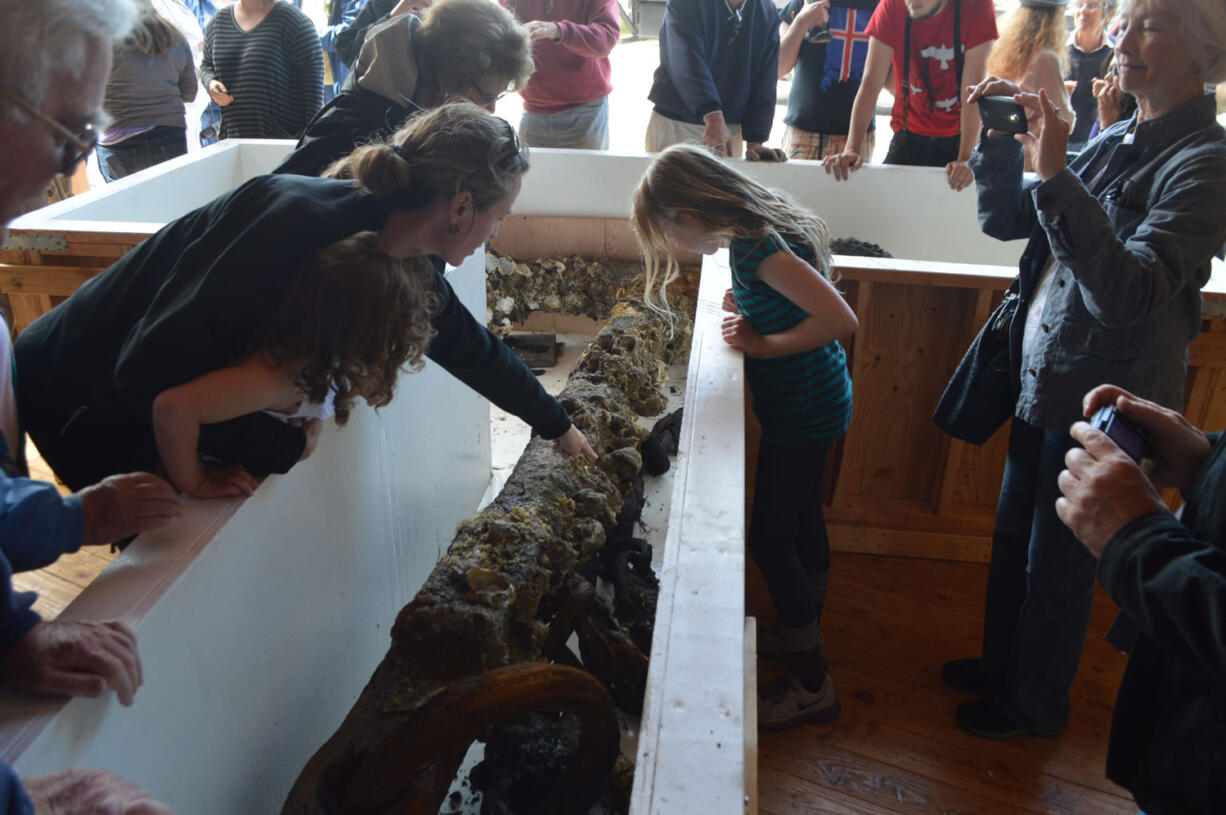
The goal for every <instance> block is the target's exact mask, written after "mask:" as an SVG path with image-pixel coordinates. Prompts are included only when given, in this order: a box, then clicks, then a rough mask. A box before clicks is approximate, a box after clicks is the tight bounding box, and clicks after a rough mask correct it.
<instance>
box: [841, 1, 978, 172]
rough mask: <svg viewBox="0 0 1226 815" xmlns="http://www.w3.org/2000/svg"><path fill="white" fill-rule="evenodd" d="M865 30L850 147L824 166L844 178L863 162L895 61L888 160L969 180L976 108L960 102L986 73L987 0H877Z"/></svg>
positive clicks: (849, 141)
mask: <svg viewBox="0 0 1226 815" xmlns="http://www.w3.org/2000/svg"><path fill="white" fill-rule="evenodd" d="M955 20H957V26H955V24H954V23H955ZM867 31H868V34H869V37H870V39H869V43H868V58H867V60H866V63H865V67H864V78H863V80H862V81H861V83H860V90H859V92H858V93H857V94H856V101H855V104H854V105H853V106H852V111H851V129H850V133H849V134H848V138H847V147H846V148H845V149H844V150H843V152H842V153H839V154H838V155H834V156H830V157H828V158H827V159H826V160H825V161H824V162H823V163H824V164H825V167H826V172H828V173H829V172H833V173H834V176H835V178H836V179H840V180H842V179H845V178H847V175H848V173H850V172H852V171H854V170H858V169H860V167H861V165H863V163H864V156H863V155H862V150H863V146H864V136H865V134H866V133H867V132H868V123H869V121H870V120H871V118H872V116H873V111H874V110H875V108H876V106H877V97H878V95H880V93H881V88H882V86H883V85H884V84H885V79H886V75H887V74H888V73H889V69H890V64H891V62H892V63H893V66H894V109H893V112H892V117H891V121H890V124H891V126H892V127H893V129H894V138H893V139H892V140H891V141H890V150H889V153H887V155H886V159H885V163H886V164H915V165H922V166H928V167H944V168H945V172H946V173H947V174H948V176H949V186H950V187H952V188H954V189H955V190H961V189H964V188H965V187H967V186H969V185H970V183H971V181H972V180H973V176H972V175H971V171H970V168H969V167H968V166H967V164H966V162H967V160H968V159H969V158H970V157H971V150H972V149H973V148H974V146H975V141H976V139H978V137H979V109H978V108H976V107H975V106H974V105H967V104H964V102H965V99H966V88H967V87H968V86H971V85H975V84H977V83H979V82H980V81H981V80H982V79H983V78H984V76H985V75H986V73H987V65H988V53H989V52H990V51H991V49H992V42H993V41H994V40H995V39H996V9H995V7H994V5H993V3H992V0H882V2H881V4H880V5H879V6H877V10H876V11H875V12H873V18H872V20H870V21H869V24H868V29H867ZM908 54H909V56H910V60H909V61H910V65H909V66H908V65H907V64H906V62H907V59H906V57H907V56H908ZM959 54H960V55H961V60H959V58H958V57H959ZM959 62H961V65H960V66H959ZM959 67H960V68H961V78H960V79H959V75H958V73H959Z"/></svg>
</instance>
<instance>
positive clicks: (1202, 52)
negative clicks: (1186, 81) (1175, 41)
mask: <svg viewBox="0 0 1226 815" xmlns="http://www.w3.org/2000/svg"><path fill="white" fill-rule="evenodd" d="M1155 5H1161V6H1162V7H1163V8H1165V9H1167V10H1169V11H1172V12H1174V13H1175V14H1178V15H1179V17H1180V20H1179V22H1180V26H1181V28H1182V29H1183V34H1184V36H1185V37H1187V39H1188V55H1189V56H1190V57H1191V58H1192V64H1193V65H1195V66H1196V68H1197V69H1198V70H1199V71H1200V80H1201V81H1202V82H1204V83H1206V84H1209V85H1216V84H1217V83H1219V82H1222V81H1226V46H1223V43H1226V2H1223V0H1121V2H1120V13H1121V14H1128V13H1130V12H1132V11H1133V10H1134V9H1136V8H1137V7H1138V6H1139V7H1141V8H1147V7H1152V6H1155Z"/></svg>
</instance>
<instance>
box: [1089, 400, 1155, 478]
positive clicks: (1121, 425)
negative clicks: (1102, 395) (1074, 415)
mask: <svg viewBox="0 0 1226 815" xmlns="http://www.w3.org/2000/svg"><path fill="white" fill-rule="evenodd" d="M1090 426H1091V427H1093V428H1095V429H1096V430H1101V431H1103V432H1104V433H1106V434H1107V436H1108V437H1109V438H1110V439H1111V440H1112V441H1113V442H1115V443H1116V444H1117V445H1118V446H1119V448H1120V449H1121V450H1123V451H1124V452H1125V453H1127V454H1128V455H1129V457H1130V458H1131V459H1132V460H1133V461H1135V462H1137V463H1138V464H1140V463H1141V459H1142V458H1144V457H1145V432H1144V431H1143V430H1141V428H1139V427H1137V426H1136V425H1135V424H1133V423H1132V422H1130V421H1128V420H1127V419H1125V418H1124V417H1123V416H1121V415H1120V412H1119V411H1118V410H1116V409H1115V405H1103V406H1102V407H1100V408H1099V409H1098V410H1097V411H1095V412H1094V416H1093V417H1091V418H1090Z"/></svg>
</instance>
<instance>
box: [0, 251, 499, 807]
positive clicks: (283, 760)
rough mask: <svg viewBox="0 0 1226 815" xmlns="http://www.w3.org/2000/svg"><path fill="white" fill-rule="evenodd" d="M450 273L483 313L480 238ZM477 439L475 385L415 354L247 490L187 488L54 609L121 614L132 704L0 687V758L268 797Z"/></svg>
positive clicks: (461, 504)
mask: <svg viewBox="0 0 1226 815" xmlns="http://www.w3.org/2000/svg"><path fill="white" fill-rule="evenodd" d="M449 278H450V280H451V282H452V285H453V286H455V287H456V290H457V291H458V292H459V294H460V297H461V299H462V300H463V301H464V303H465V305H467V306H468V308H469V309H470V310H471V311H472V312H473V313H474V314H478V315H484V314H485V266H484V253H483V252H481V251H478V252H477V253H476V254H474V255H473V256H472V257H470V258H469V259H468V260H467V261H466V262H465V263H464V264H463V265H462V266H461V267H460V268H458V269H454V270H452V271H451V272H450V274H449ZM489 442H490V440H489V406H488V403H487V402H485V400H484V399H482V398H481V397H479V396H477V395H476V394H474V393H472V392H471V391H469V390H468V389H467V388H465V387H464V386H463V385H461V384H460V383H458V382H457V381H456V380H454V379H453V378H451V376H450V375H448V374H447V373H445V372H443V371H442V370H441V369H439V368H437V367H435V366H432V365H428V366H427V369H426V370H425V371H423V372H421V373H418V374H412V375H408V376H405V377H404V378H402V379H401V382H400V385H399V388H398V389H397V394H396V398H395V400H394V401H393V402H392V404H390V405H388V406H387V407H386V408H383V409H382V410H381V411H379V412H378V413H376V412H375V411H373V410H371V409H369V408H366V407H362V408H360V409H358V410H355V411H354V414H353V416H352V418H351V420H350V422H349V424H348V425H347V426H346V427H345V428H344V429H342V430H338V429H337V428H336V427H335V425H330V426H329V427H328V428H327V429H325V431H324V433H323V437H322V439H321V441H320V445H319V449H318V450H317V451H316V453H315V455H314V456H312V458H311V459H309V460H307V461H306V462H303V463H301V464H299V465H298V466H296V467H295V468H294V469H293V470H292V471H290V472H289V473H288V474H287V475H285V476H273V477H272V478H270V479H268V480H267V481H266V482H265V483H264V484H263V485H262V486H261V487H260V489H259V490H258V491H257V492H256V494H255V496H254V497H252V498H251V499H249V500H248V501H246V502H195V503H194V505H193V506H192V508H191V512H190V513H189V516H188V517H187V518H186V519H184V521H183V522H182V523H180V524H177V525H176V527H174V528H172V529H171V530H167V531H163V532H160V533H157V534H153V535H147V536H142V537H140V538H138V539H137V540H136V541H135V542H134V543H133V545H132V546H131V547H130V548H129V549H128V550H127V551H126V552H125V553H124V554H123V555H122V556H120V557H119V558H118V559H117V560H116V561H115V563H113V564H112V565H111V566H110V567H108V569H107V570H106V571H105V572H104V573H103V574H102V576H101V577H100V578H99V579H98V580H97V581H96V582H95V583H94V584H93V585H91V586H90V587H89V588H88V589H87V590H86V591H85V593H83V594H82V595H81V597H80V598H78V600H77V601H76V602H74V603H73V604H72V605H71V606H69V608H68V609H67V610H66V611H65V612H64V618H69V619H71V618H77V619H112V618H119V619H123V620H125V621H127V622H129V623H130V624H132V625H133V627H134V628H135V629H136V631H137V635H138V637H139V642H140V650H141V656H142V661H143V664H144V677H145V684H144V687H143V688H141V690H140V692H139V693H138V694H137V696H136V704H135V705H134V706H133V707H132V708H129V709H125V708H123V707H121V706H120V705H119V704H118V703H117V702H116V701H115V697H114V695H113V694H109V693H108V694H106V695H105V696H104V697H103V698H101V699H97V700H89V699H74V700H72V701H70V702H68V703H67V704H66V705H63V707H62V709H59V708H60V705H59V704H51V705H45V706H44V707H43V708H42V712H43V714H44V715H43V716H42V717H41V718H38V719H34V720H32V719H31V718H30V714H31V710H32V706H31V703H30V702H29V701H28V700H19V699H17V698H16V697H15V696H14V695H11V694H10V695H9V696H8V697H6V698H5V700H4V701H3V703H0V759H3V760H5V761H8V762H10V763H12V762H15V764H16V767H17V769H18V771H19V772H20V773H21V774H22V775H30V774H37V773H41V772H47V771H50V770H54V769H61V768H64V767H68V766H73V765H84V766H93V767H102V768H105V769H110V770H113V771H115V772H118V773H119V774H120V775H123V776H125V777H127V778H129V779H131V780H133V781H135V782H137V783H140V784H141V785H143V786H145V787H146V788H148V789H150V790H151V791H152V792H154V793H155V794H157V795H158V796H159V797H160V798H162V799H164V800H166V801H169V802H172V803H173V805H174V810H175V813H176V815H225V814H226V813H235V815H256V814H257V813H273V812H278V811H280V807H281V804H282V803H283V801H284V797H285V794H286V792H287V791H288V790H289V787H290V785H291V784H292V783H293V781H294V779H295V778H297V776H298V773H299V772H300V771H301V769H302V766H303V765H304V764H305V763H306V761H307V759H308V758H309V757H310V756H311V754H312V753H314V752H315V750H316V749H317V748H318V747H319V746H320V745H321V744H322V743H323V741H324V740H325V739H327V737H328V736H330V735H331V734H332V732H333V731H334V730H335V729H336V727H337V726H338V725H339V724H340V722H341V720H342V719H343V718H344V716H345V714H346V713H348V711H349V709H350V707H352V705H353V703H354V702H355V701H356V699H357V697H358V694H359V693H360V692H361V690H362V688H363V687H364V686H365V684H366V681H367V679H368V678H369V676H370V674H371V672H372V671H373V670H374V669H375V666H376V665H377V664H378V662H379V660H380V659H382V657H383V655H384V654H385V653H386V651H387V648H388V645H389V642H390V640H389V633H390V628H391V625H392V622H393V621H394V620H395V617H396V613H397V612H398V611H399V610H400V608H401V607H402V606H403V605H404V604H405V603H407V602H408V601H409V600H410V599H411V598H412V596H413V595H414V594H415V593H416V592H417V590H418V588H420V586H421V583H422V582H423V581H424V579H425V577H426V576H427V575H428V574H429V571H430V569H431V568H432V567H433V565H434V563H435V561H436V560H437V558H438V556H439V554H440V553H441V552H442V551H443V550H444V549H445V548H446V546H447V545H448V544H449V543H450V542H451V538H452V536H453V534H454V532H455V527H456V524H457V523H459V522H460V521H461V520H463V519H464V518H466V517H468V516H469V515H470V514H472V512H473V510H474V509H475V508H476V506H477V502H478V501H479V500H480V498H481V495H482V493H483V492H484V490H485V487H486V484H487V483H488V481H489V475H490V444H489ZM218 527H220V531H216V530H217V529H218ZM215 531H216V536H215V537H212V534H213V532H215ZM210 537H212V540H211V542H210V540H209V538H210ZM57 711H58V712H57ZM44 726H45V729H41V728H43V727H44ZM40 729H41V732H40Z"/></svg>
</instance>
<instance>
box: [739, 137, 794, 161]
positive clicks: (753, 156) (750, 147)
mask: <svg viewBox="0 0 1226 815" xmlns="http://www.w3.org/2000/svg"><path fill="white" fill-rule="evenodd" d="M745 160H746V161H769V162H774V163H776V164H781V163H783V162H785V161H787V160H788V156H787V153H785V152H783V151H782V150H780V149H778V148H776V147H766V146H764V145H762V144H761V143H759V142H749V143H748V144H746V145H745Z"/></svg>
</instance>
